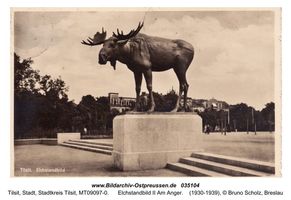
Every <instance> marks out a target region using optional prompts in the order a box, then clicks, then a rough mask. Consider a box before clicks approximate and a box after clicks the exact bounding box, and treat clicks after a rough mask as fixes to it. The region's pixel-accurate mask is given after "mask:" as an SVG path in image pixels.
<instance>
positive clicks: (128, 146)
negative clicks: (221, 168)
mask: <svg viewBox="0 0 291 200" xmlns="http://www.w3.org/2000/svg"><path fill="white" fill-rule="evenodd" d="M201 137H202V119H201V118H200V117H199V116H198V115H196V114H193V113H174V114H172V113H152V114H142V113H141V114H126V115H120V116H117V117H115V118H114V121H113V159H114V165H115V167H117V168H118V169H120V170H123V171H131V170H145V169H160V168H164V167H165V166H166V165H167V163H168V162H178V160H179V158H181V157H185V156H190V155H191V153H192V152H194V151H198V150H201V149H200V147H199V143H200V141H201Z"/></svg>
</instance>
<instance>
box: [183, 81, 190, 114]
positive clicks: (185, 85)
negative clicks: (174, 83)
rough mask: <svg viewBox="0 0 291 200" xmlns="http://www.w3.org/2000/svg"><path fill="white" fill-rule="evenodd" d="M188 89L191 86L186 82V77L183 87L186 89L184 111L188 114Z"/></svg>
mask: <svg viewBox="0 0 291 200" xmlns="http://www.w3.org/2000/svg"><path fill="white" fill-rule="evenodd" d="M188 88H189V84H188V83H187V81H186V77H185V83H184V86H183V89H184V111H185V112H186V111H187V110H189V109H188V104H187V94H188Z"/></svg>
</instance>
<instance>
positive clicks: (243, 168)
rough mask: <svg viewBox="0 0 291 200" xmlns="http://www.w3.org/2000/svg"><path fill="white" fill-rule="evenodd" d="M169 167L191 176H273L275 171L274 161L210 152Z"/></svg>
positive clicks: (192, 156) (182, 159)
mask: <svg viewBox="0 0 291 200" xmlns="http://www.w3.org/2000/svg"><path fill="white" fill-rule="evenodd" d="M167 167H168V168H169V169H173V170H176V171H179V172H183V173H185V174H188V175H191V176H222V175H225V176H271V175H273V174H274V173H275V167H274V165H273V164H272V163H267V162H260V161H254V160H248V159H240V158H234V157H229V156H222V155H215V154H209V153H193V154H192V155H191V157H186V158H181V159H180V160H179V162H178V163H169V164H168V165H167ZM193 167H194V168H193Z"/></svg>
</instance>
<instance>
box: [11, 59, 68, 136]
mask: <svg viewBox="0 0 291 200" xmlns="http://www.w3.org/2000/svg"><path fill="white" fill-rule="evenodd" d="M32 63H33V61H32V60H31V59H30V58H29V59H23V60H21V59H20V57H19V56H18V55H17V54H14V133H15V137H21V138H27V137H34V136H33V132H34V130H38V132H44V131H45V130H54V129H62V130H68V129H70V128H71V123H69V122H70V121H72V118H71V117H72V112H73V111H72V109H73V106H72V102H68V98H67V94H66V92H67V91H68V88H67V87H66V85H65V82H64V81H63V80H62V79H61V78H60V77H59V78H57V79H52V78H51V76H50V75H45V76H41V75H40V74H39V71H38V70H34V69H32V67H31V64H32ZM40 129H42V130H43V131H40ZM39 134H41V133H39ZM35 136H36V137H37V135H35Z"/></svg>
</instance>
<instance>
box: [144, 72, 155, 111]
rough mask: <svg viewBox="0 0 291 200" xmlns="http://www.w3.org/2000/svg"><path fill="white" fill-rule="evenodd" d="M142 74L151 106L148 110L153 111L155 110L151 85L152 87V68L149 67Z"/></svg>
mask: <svg viewBox="0 0 291 200" xmlns="http://www.w3.org/2000/svg"><path fill="white" fill-rule="evenodd" d="M143 75H144V78H145V80H146V84H147V89H148V91H149V96H150V102H151V106H150V109H149V110H148V112H153V111H154V110H155V101H154V95H153V87H152V70H150V69H149V70H147V71H145V72H144V73H143Z"/></svg>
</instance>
